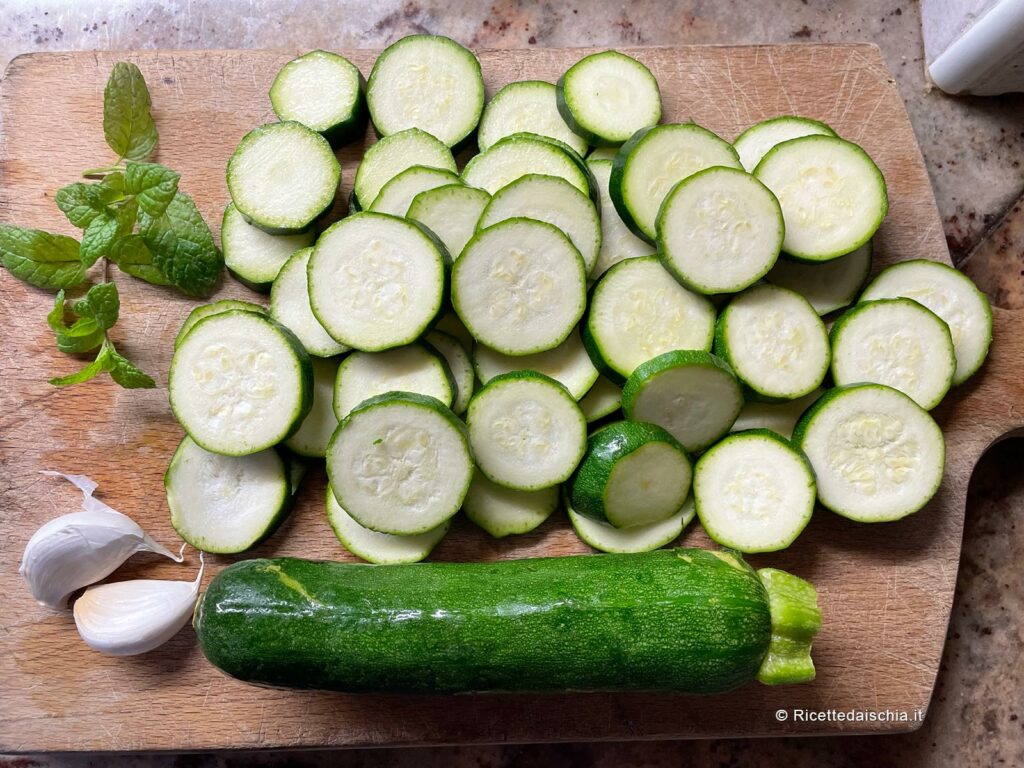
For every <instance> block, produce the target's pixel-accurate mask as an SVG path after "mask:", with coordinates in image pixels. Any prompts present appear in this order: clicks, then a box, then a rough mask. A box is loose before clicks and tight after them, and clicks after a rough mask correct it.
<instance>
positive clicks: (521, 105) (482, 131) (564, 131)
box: [476, 80, 587, 154]
mask: <svg viewBox="0 0 1024 768" xmlns="http://www.w3.org/2000/svg"><path fill="white" fill-rule="evenodd" d="M525 131H529V132H531V133H536V134H540V135H541V136H550V137H551V138H553V139H558V140H559V141H564V142H565V143H566V144H568V145H569V146H570V147H572V148H573V149H574V150H575V151H576V152H579V153H580V154H584V153H585V152H586V151H587V142H586V140H585V139H583V137H581V136H579V135H578V134H576V133H573V131H572V129H571V128H570V127H569V126H568V125H567V124H566V122H565V120H563V119H562V116H561V114H559V112H558V104H557V97H556V88H555V86H554V85H552V84H551V83H545V82H544V81H542V80H521V81H519V82H515V83H509V84H508V85H506V86H505V87H504V88H502V89H501V90H499V91H498V92H497V93H496V94H494V96H492V97H491V100H490V101H489V102H487V107H486V108H485V109H484V114H483V117H481V118H480V128H479V130H478V131H477V137H476V142H477V146H479V147H480V151H481V152H483V151H484V150H485V149H488V148H489V147H491V146H492V145H494V144H495V143H497V142H498V141H501V140H502V139H504V138H506V137H508V136H512V135H513V134H516V133H523V132H525Z"/></svg>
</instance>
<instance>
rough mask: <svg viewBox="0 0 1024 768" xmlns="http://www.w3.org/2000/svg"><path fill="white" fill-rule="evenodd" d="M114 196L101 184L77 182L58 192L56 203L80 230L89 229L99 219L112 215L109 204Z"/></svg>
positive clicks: (55, 198)
mask: <svg viewBox="0 0 1024 768" xmlns="http://www.w3.org/2000/svg"><path fill="white" fill-rule="evenodd" d="M111 197H112V195H111V194H110V190H109V189H104V188H103V187H102V186H100V185H99V184H84V183H82V182H77V183H75V184H69V185H68V186H66V187H63V188H61V189H58V190H57V194H56V195H55V196H54V198H53V199H54V202H55V203H57V207H58V208H60V209H61V210H62V211H64V215H65V216H67V217H68V221H70V222H71V223H72V224H74V225H75V226H76V227H79V228H80V229H85V228H86V227H88V226H89V225H90V224H91V223H92V222H93V221H94V220H95V219H96V218H97V217H99V216H105V215H108V214H109V213H110V209H109V208H107V203H108V202H110V199H111Z"/></svg>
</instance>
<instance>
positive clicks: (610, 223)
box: [587, 149, 655, 280]
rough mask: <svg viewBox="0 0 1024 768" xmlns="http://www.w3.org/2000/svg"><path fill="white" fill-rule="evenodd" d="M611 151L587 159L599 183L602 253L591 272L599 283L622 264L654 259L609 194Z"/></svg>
mask: <svg viewBox="0 0 1024 768" xmlns="http://www.w3.org/2000/svg"><path fill="white" fill-rule="evenodd" d="M609 152H610V150H607V149H605V150H601V149H598V150H595V151H594V152H593V153H592V154H591V155H590V156H589V157H588V158H587V165H588V166H590V171H591V173H593V175H594V179H595V180H596V181H597V186H598V190H599V194H600V196H601V250H600V252H599V253H598V255H597V262H596V263H595V264H594V268H593V269H592V270H591V272H590V277H591V278H592V279H594V280H598V279H599V278H600V277H601V275H603V274H604V273H605V272H607V271H608V270H609V269H611V268H612V267H614V266H615V265H616V264H618V263H619V262H620V261H625V260H626V259H632V258H636V257H637V256H652V255H654V253H655V248H654V246H652V245H651V244H650V243H648V242H646V241H644V240H641V239H640V238H639V237H637V236H636V235H634V234H633V232H632V231H631V230H630V228H629V227H627V226H626V225H625V224H624V223H623V222H622V219H621V218H620V216H619V212H618V211H617V210H615V204H614V203H613V202H612V199H611V197H609V195H608V180H609V179H610V178H611V175H612V161H611V157H614V152H611V156H608V154H609Z"/></svg>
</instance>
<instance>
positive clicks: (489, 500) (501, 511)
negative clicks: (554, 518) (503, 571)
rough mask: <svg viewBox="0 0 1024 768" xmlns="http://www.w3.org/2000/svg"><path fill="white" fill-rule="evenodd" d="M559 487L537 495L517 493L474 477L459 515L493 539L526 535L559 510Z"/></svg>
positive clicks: (483, 477) (540, 491) (529, 492)
mask: <svg viewBox="0 0 1024 768" xmlns="http://www.w3.org/2000/svg"><path fill="white" fill-rule="evenodd" d="M558 502H559V493H558V486H557V485H556V486H552V487H550V488H542V489H540V490H538V491H517V490H513V489H512V488H505V487H503V486H500V485H498V484H497V483H493V482H491V481H490V480H488V479H487V476H486V475H484V474H483V473H482V472H480V471H477V472H476V474H474V475H473V482H472V483H470V485H469V493H467V494H466V499H465V501H463V502H462V511H463V512H465V513H466V517H468V518H469V519H470V520H471V521H472V522H473V523H475V524H476V525H478V526H480V527H481V528H483V529H484V530H485V531H487V533H489V534H490V535H491V536H493V537H494V538H496V539H501V538H504V537H505V536H513V535H517V534H522V533H529V532H530V531H532V530H533V529H535V528H537V527H538V526H539V525H540V524H541V523H543V522H544V521H545V520H547V519H548V518H549V517H550V516H551V513H552V512H554V511H555V510H556V509H557V508H558Z"/></svg>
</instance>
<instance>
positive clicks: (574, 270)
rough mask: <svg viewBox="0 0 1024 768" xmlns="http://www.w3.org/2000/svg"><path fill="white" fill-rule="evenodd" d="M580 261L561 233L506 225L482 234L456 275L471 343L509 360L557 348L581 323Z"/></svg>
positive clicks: (529, 224)
mask: <svg viewBox="0 0 1024 768" xmlns="http://www.w3.org/2000/svg"><path fill="white" fill-rule="evenodd" d="M586 291H587V275H586V268H585V267H584V264H583V257H582V256H580V252H579V251H577V250H576V248H575V247H574V246H573V244H572V243H571V242H570V241H569V238H568V237H566V236H565V235H564V234H563V233H562V232H561V230H559V229H557V228H556V227H553V226H551V225H550V224H546V223H544V222H541V221H534V220H532V219H507V220H506V221H503V222H501V223H499V224H495V225H494V226H493V227H488V228H487V229H484V230H481V231H479V232H478V233H477V234H476V235H474V236H473V239H471V240H470V241H469V243H468V244H467V245H466V247H465V249H463V251H462V255H461V256H459V258H458V260H457V261H456V262H455V266H454V267H453V268H452V297H451V300H452V306H453V307H454V308H455V311H456V312H457V313H458V315H459V318H460V319H461V320H462V322H463V323H465V325H466V328H468V329H469V332H470V333H471V334H472V335H473V338H474V339H476V340H477V341H479V342H480V343H482V344H485V345H486V346H488V347H490V348H491V349H495V350H497V351H499V352H504V353H505V354H506V355H529V354H533V353H535V352H543V351H544V350H548V349H554V348H555V347H557V346H558V345H559V344H561V343H562V342H563V341H565V340H566V339H567V338H568V337H569V334H570V333H572V330H573V328H575V327H576V324H577V323H578V322H579V321H580V318H581V317H582V316H583V310H584V308H585V307H586V303H587V294H586Z"/></svg>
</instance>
